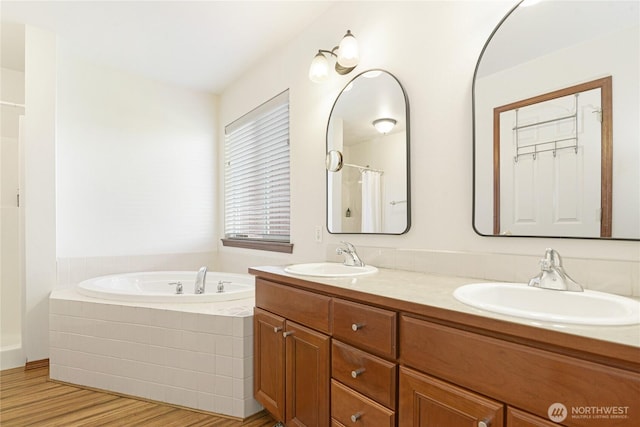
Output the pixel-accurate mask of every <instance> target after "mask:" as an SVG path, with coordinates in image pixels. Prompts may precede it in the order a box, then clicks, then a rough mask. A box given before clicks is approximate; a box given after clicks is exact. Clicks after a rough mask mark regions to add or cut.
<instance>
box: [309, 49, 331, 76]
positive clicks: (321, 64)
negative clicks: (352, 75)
mask: <svg viewBox="0 0 640 427" xmlns="http://www.w3.org/2000/svg"><path fill="white" fill-rule="evenodd" d="M328 78H329V61H327V57H326V56H324V55H323V54H322V52H318V54H317V55H316V56H315V57H314V58H313V61H311V66H310V67H309V80H311V81H312V82H314V83H322V82H324V81H326V80H327V79H328Z"/></svg>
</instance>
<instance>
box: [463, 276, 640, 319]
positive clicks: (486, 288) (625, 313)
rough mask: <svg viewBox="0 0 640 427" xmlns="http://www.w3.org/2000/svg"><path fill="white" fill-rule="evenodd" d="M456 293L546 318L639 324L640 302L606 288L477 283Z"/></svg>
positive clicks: (497, 308) (491, 307)
mask: <svg viewBox="0 0 640 427" xmlns="http://www.w3.org/2000/svg"><path fill="white" fill-rule="evenodd" d="M453 296H454V297H455V298H456V299H457V300H458V301H460V302H462V303H464V304H467V305H470V306H472V307H476V308H479V309H482V310H487V311H492V312H495V313H500V314H507V315H511V316H517V317H524V318H527V319H534V320H538V321H543V322H554V323H570V324H580V325H635V324H638V323H640V302H639V301H636V300H633V299H631V298H626V297H622V296H618V295H613V294H608V293H604V292H596V291H588V290H585V291H584V292H571V291H555V290H549V289H540V288H535V287H531V286H527V285H526V284H524V283H473V284H469V285H464V286H461V287H459V288H457V289H456V290H455V291H454V292H453Z"/></svg>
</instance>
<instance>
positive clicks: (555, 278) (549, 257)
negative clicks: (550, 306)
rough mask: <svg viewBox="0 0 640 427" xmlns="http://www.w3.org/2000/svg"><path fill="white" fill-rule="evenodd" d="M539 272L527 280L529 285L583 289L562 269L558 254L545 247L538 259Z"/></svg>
mask: <svg viewBox="0 0 640 427" xmlns="http://www.w3.org/2000/svg"><path fill="white" fill-rule="evenodd" d="M540 269H541V270H542V271H541V272H540V274H538V275H537V276H535V277H533V278H532V279H531V280H529V286H534V287H536V288H543V289H553V290H556V291H573V292H582V291H584V289H583V288H582V286H580V285H579V284H578V283H577V282H576V281H575V280H573V279H572V278H571V277H569V275H568V274H567V273H566V272H565V271H564V268H563V267H562V258H560V254H559V253H558V252H557V251H556V250H554V249H551V248H547V250H546V251H545V254H544V258H542V259H541V260H540Z"/></svg>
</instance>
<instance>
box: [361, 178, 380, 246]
mask: <svg viewBox="0 0 640 427" xmlns="http://www.w3.org/2000/svg"><path fill="white" fill-rule="evenodd" d="M381 175H382V174H381V173H380V172H378V171H372V170H364V171H362V232H363V233H380V231H381V229H382V193H381V189H380V177H381Z"/></svg>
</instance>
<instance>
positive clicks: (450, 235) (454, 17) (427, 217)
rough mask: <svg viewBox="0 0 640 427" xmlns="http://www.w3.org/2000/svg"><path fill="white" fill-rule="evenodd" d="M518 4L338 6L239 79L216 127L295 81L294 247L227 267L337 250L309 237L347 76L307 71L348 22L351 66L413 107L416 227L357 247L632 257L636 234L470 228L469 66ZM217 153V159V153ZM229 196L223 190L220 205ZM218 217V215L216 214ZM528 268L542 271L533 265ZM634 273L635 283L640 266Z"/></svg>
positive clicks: (317, 217) (239, 257)
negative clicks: (325, 77)
mask: <svg viewBox="0 0 640 427" xmlns="http://www.w3.org/2000/svg"><path fill="white" fill-rule="evenodd" d="M513 3H514V2H512V1H504V2H502V1H499V2H492V1H488V2H461V1H460V2H458V1H455V2H453V1H447V2H430V1H427V2H345V3H339V4H336V5H335V6H334V7H332V8H331V9H329V10H328V11H327V13H325V14H324V15H323V16H322V17H321V18H319V19H318V20H317V21H316V22H315V23H314V24H313V25H312V26H310V27H309V28H308V29H307V30H306V31H304V32H303V33H302V34H300V36H299V37H298V38H296V39H295V40H292V41H291V43H289V44H288V45H286V46H283V48H282V49H281V50H280V51H279V52H275V53H274V54H272V55H270V56H269V57H268V58H264V59H262V60H261V61H259V62H257V63H256V64H255V65H254V67H253V69H252V70H250V71H249V72H247V73H246V74H245V75H243V76H241V77H240V78H239V79H238V80H237V81H236V82H235V83H234V84H233V85H231V86H230V87H229V88H228V89H227V90H226V91H225V92H224V93H223V94H222V95H221V103H220V124H221V126H224V125H225V124H227V123H229V122H231V121H232V120H234V119H236V118H237V117H239V116H241V115H242V114H244V113H245V112H247V111H249V110H251V109H252V108H254V107H255V106H257V105H259V104H260V103H261V102H263V101H265V100H267V99H269V98H270V97H271V96H273V95H275V94H277V93H279V92H280V91H282V90H284V89H286V88H290V97H291V98H290V99H291V177H292V179H291V182H292V184H291V185H292V188H291V197H292V206H291V214H292V224H291V230H292V242H293V244H294V253H293V254H292V255H281V254H270V253H267V252H258V251H250V250H241V249H236V248H224V247H221V246H220V245H219V248H218V249H219V259H220V265H221V266H224V267H225V268H228V269H230V270H232V271H234V270H235V271H246V268H247V267H248V266H250V265H259V264H266V263H279V264H285V263H289V262H298V261H312V260H321V259H325V258H326V256H327V255H326V254H327V253H328V252H331V250H330V249H331V247H332V245H335V244H337V243H338V241H339V240H343V239H344V238H345V236H331V235H326V234H325V236H324V241H323V243H316V242H315V241H314V240H313V235H314V227H315V226H316V225H323V226H324V224H325V212H326V210H325V203H326V202H325V197H326V195H325V171H324V154H325V131H326V123H327V119H328V115H329V112H330V110H331V106H332V105H333V102H334V100H335V98H336V96H337V95H338V93H339V91H340V89H341V88H342V86H343V85H345V84H346V83H347V82H348V81H349V79H350V78H351V77H350V76H344V77H340V76H337V75H334V76H333V77H332V79H331V81H329V82H328V83H326V84H324V85H317V84H314V83H312V82H310V81H309V79H308V78H307V71H308V66H309V64H310V61H311V59H312V58H313V55H314V54H315V52H316V51H317V49H319V48H328V47H332V46H334V45H335V44H336V43H338V42H339V40H340V38H341V37H342V35H343V34H344V32H345V31H346V29H351V31H352V32H353V33H354V34H355V36H356V37H357V39H358V42H359V44H360V49H361V61H360V65H359V66H358V69H357V70H356V72H361V71H363V70H366V69H369V68H383V69H386V70H388V71H389V72H391V73H393V74H394V75H396V76H397V77H398V79H399V81H400V82H401V83H402V85H403V86H404V87H405V90H406V91H407V94H408V98H409V102H410V105H411V113H410V115H411V117H410V118H411V185H412V187H411V188H412V190H411V197H412V210H413V212H412V218H413V221H412V222H413V224H412V227H411V230H410V231H409V232H408V233H407V234H405V235H402V236H360V235H353V236H346V237H348V240H350V241H351V242H352V243H354V244H356V245H358V246H370V247H378V248H381V250H382V249H384V248H392V249H397V250H399V251H401V252H402V253H406V251H416V252H425V253H426V252H427V251H437V252H451V251H455V252H474V253H479V254H495V253H502V254H505V253H509V254H523V255H535V256H541V255H542V254H543V253H544V248H545V247H549V246H552V247H554V248H555V249H557V250H558V251H560V253H561V254H563V255H564V256H565V257H582V258H600V259H605V260H627V261H634V262H637V261H638V260H639V259H640V245H639V244H638V243H637V242H624V241H592V240H570V239H530V238H529V239H528V238H508V239H507V238H490V237H482V236H478V235H477V234H476V233H475V232H474V231H473V228H472V225H471V223H472V219H471V215H472V108H471V87H472V86H471V85H472V79H473V72H474V68H475V65H476V61H477V59H478V56H479V54H480V51H481V49H482V47H483V45H484V43H485V41H486V40H487V38H488V37H489V35H490V33H491V31H492V30H493V29H494V27H495V26H496V25H497V23H498V22H499V21H500V19H502V17H503V16H504V15H505V14H506V13H507V11H508V10H509V9H510V8H511V7H512V6H513ZM220 137H222V136H220ZM219 156H220V157H221V158H222V151H221V149H219ZM220 161H222V160H220ZM219 176H220V177H221V175H219ZM220 181H221V180H220ZM220 193H221V192H220ZM222 200H223V199H222V194H219V199H218V202H219V208H218V209H219V213H221V212H222V209H223V203H222ZM218 218H219V221H221V215H218ZM219 229H220V230H221V229H222V227H221V226H220V227H219ZM429 253H431V252H429ZM534 264H535V262H534ZM456 265H458V266H463V265H464V264H463V263H460V262H456ZM497 267H498V268H499V267H500V265H498V266H497ZM434 268H437V266H435V267H434ZM632 268H633V267H632ZM635 268H636V269H637V267H635ZM532 269H533V270H534V271H535V269H536V265H533V266H532ZM631 274H632V273H629V274H627V275H626V276H625V277H626V278H629V277H630V275H631ZM633 274H635V277H636V279H635V280H636V281H637V280H638V279H637V276H638V273H637V272H635V273H633Z"/></svg>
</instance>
